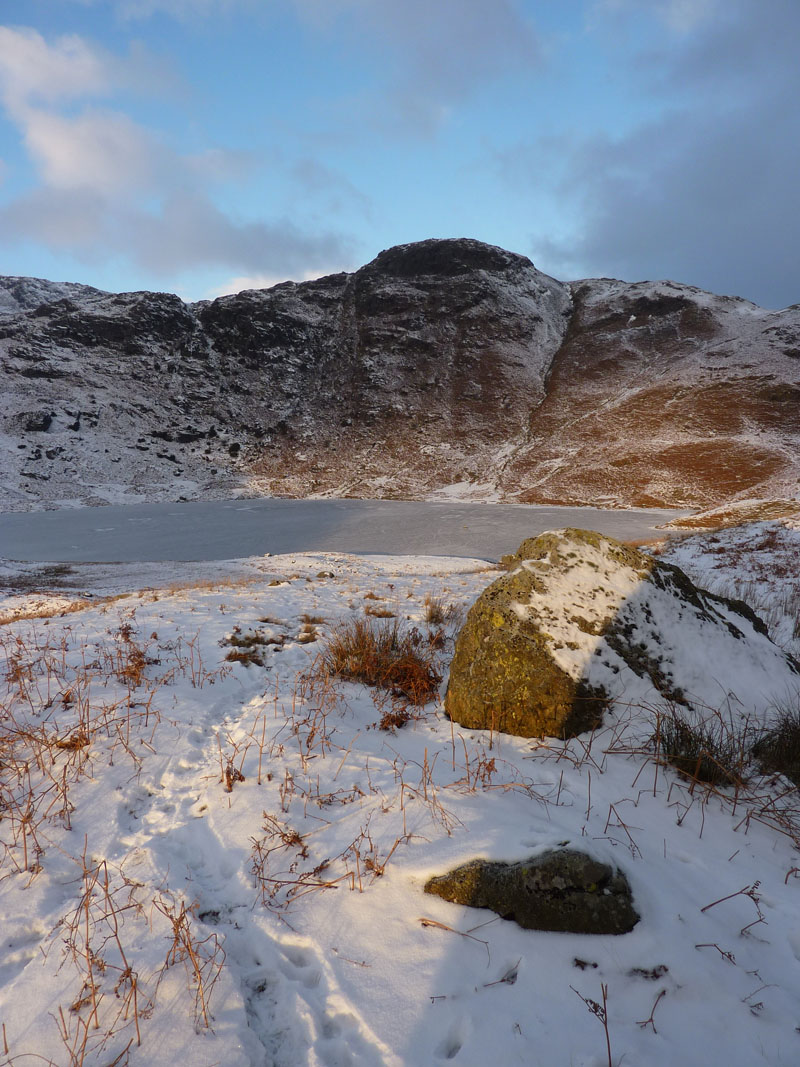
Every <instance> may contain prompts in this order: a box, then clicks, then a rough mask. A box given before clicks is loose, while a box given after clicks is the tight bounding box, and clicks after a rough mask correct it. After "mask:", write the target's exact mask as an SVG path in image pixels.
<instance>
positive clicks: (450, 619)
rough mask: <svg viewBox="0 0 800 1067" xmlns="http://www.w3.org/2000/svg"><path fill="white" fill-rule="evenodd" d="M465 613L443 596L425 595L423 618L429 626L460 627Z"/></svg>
mask: <svg viewBox="0 0 800 1067" xmlns="http://www.w3.org/2000/svg"><path fill="white" fill-rule="evenodd" d="M463 615H464V611H463V609H462V608H461V607H460V606H459V605H458V604H453V603H450V602H448V601H447V600H445V598H444V597H441V596H431V594H430V593H427V594H426V595H425V600H424V601H423V618H424V619H425V622H426V623H428V625H429V626H452V627H457V626H459V625H460V623H461V620H462V618H463Z"/></svg>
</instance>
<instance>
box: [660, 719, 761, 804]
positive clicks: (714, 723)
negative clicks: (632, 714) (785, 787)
mask: <svg viewBox="0 0 800 1067" xmlns="http://www.w3.org/2000/svg"><path fill="white" fill-rule="evenodd" d="M750 733H751V731H750V728H749V726H748V724H747V723H744V724H743V725H741V726H740V727H736V726H734V725H733V724H732V723H731V722H730V721H728V720H726V719H725V718H724V717H723V716H722V715H721V714H719V713H716V714H713V715H711V716H709V717H707V718H703V717H701V716H699V715H697V714H696V713H694V712H692V711H691V710H690V709H688V708H682V707H678V706H677V705H675V706H673V707H671V708H670V709H669V711H667V712H666V713H664V714H659V715H658V716H657V721H656V730H655V734H654V738H653V741H654V745H655V748H656V753H657V755H658V756H659V757H660V758H661V759H663V760H665V761H666V762H667V763H669V764H671V765H672V766H673V767H675V769H676V770H677V771H679V772H680V773H681V774H682V775H683V776H684V777H685V778H689V779H691V780H692V781H694V782H704V783H706V784H708V785H716V786H726V785H741V784H742V782H743V781H744V777H745V774H744V771H745V764H746V763H747V761H748V759H749V754H750V749H751V745H752V739H751V737H750Z"/></svg>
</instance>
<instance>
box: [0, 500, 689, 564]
mask: <svg viewBox="0 0 800 1067" xmlns="http://www.w3.org/2000/svg"><path fill="white" fill-rule="evenodd" d="M681 514H685V513H684V512H678V511H666V510H663V511H657V510H650V511H634V510H631V511H619V510H616V511H615V510H603V509H601V508H564V507H534V506H531V505H525V504H446V503H434V502H425V503H421V502H418V501H401V500H280V499H272V498H261V499H256V500H209V501H202V502H200V501H192V502H187V503H179V504H164V503H158V504H134V505H126V506H112V507H107V508H75V509H68V510H64V511H57V512H45V513H32V514H28V513H21V514H12V515H0V557H4V558H6V559H15V560H36V561H40V562H45V561H48V562H52V561H58V562H96V563H111V562H120V563H130V562H137V561H158V560H186V561H188V560H218V559H241V558H242V557H244V556H256V555H263V554H264V553H269V552H273V553H274V552H314V551H327V552H366V553H392V554H412V555H447V556H469V557H479V558H482V559H499V558H500V556H502V555H503V554H505V553H506V552H512V551H514V550H515V549H516V547H517V546H518V545H519V544H520V542H521V541H523V540H524V539H525V538H526V537H532V536H533V535H535V534H537V533H542V532H543V531H544V530H550V529H555V528H563V527H565V526H577V527H579V528H582V529H590V530H597V531H598V532H600V533H605V534H608V535H609V536H610V537H616V538H618V539H620V540H627V541H644V540H647V539H649V538H652V537H653V536H655V530H656V527H658V526H659V525H661V524H663V523H666V522H669V521H670V520H671V519H673V518H675V517H676V516H678V515H681Z"/></svg>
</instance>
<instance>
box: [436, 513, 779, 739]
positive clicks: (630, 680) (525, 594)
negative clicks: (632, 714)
mask: <svg viewBox="0 0 800 1067" xmlns="http://www.w3.org/2000/svg"><path fill="white" fill-rule="evenodd" d="M503 562H504V563H505V565H506V567H507V568H508V573H507V574H505V575H504V576H503V577H501V578H500V579H498V580H497V581H496V582H494V583H493V584H492V585H491V586H489V588H488V589H486V590H484V592H483V593H482V594H481V596H480V597H479V598H478V600H477V601H476V603H475V604H474V605H473V606H472V608H471V609H470V612H469V614H468V616H467V619H466V622H465V624H464V627H463V628H462V630H461V632H460V634H459V635H458V638H457V641H456V647H455V653H454V656H453V661H452V664H451V668H450V679H449V682H448V687H447V693H446V696H445V708H446V710H447V713H448V714H449V716H450V717H451V719H453V721H455V722H457V723H460V724H461V725H462V726H466V727H468V728H470V729H486V730H496V731H501V732H505V733H511V734H517V735H518V736H521V737H542V736H555V737H571V736H574V735H576V734H578V733H581V732H583V731H585V730H588V729H591V728H593V727H595V726H597V725H598V724H599V723H600V722H601V720H602V717H603V714H604V711H605V709H606V708H607V707H608V706H609V704H610V703H612V702H614V703H616V704H617V705H622V704H628V705H631V706H640V707H650V708H652V707H654V706H659V705H660V706H664V705H665V704H675V703H678V704H682V705H684V706H687V707H692V706H694V707H695V708H701V709H705V710H706V711H708V710H709V709H717V708H721V707H725V708H726V709H728V710H730V711H731V713H732V714H741V715H743V716H744V715H753V714H754V713H755V714H756V715H758V714H763V713H765V711H766V709H767V708H768V707H769V705H770V703H771V702H773V701H774V699H775V698H776V697H780V696H781V694H785V693H786V692H792V691H794V690H795V689H796V688H797V686H798V682H799V681H800V678H799V677H798V675H800V667H799V666H798V664H797V662H796V661H795V660H793V659H792V657H791V656H789V655H787V654H786V653H785V652H783V651H782V650H781V649H780V648H778V647H777V646H776V645H774V644H773V643H772V642H771V641H770V640H769V637H768V636H767V631H766V627H765V626H764V624H763V622H761V620H760V619H759V618H758V617H757V616H756V615H755V614H754V613H753V612H752V611H751V610H750V608H748V607H747V606H746V605H745V604H743V603H741V601H735V600H729V599H727V598H725V597H721V596H717V595H715V594H712V593H709V592H706V591H704V590H701V589H699V588H697V587H696V586H695V585H694V584H693V583H692V582H691V581H690V579H689V578H688V577H687V576H686V575H685V574H684V573H683V571H681V570H679V569H678V568H677V567H674V566H672V565H670V564H666V563H661V562H659V561H657V560H654V559H653V558H652V557H650V556H648V555H645V554H644V553H643V552H639V551H637V550H636V549H634V548H631V547H629V546H627V545H624V544H622V543H620V542H618V541H615V540H613V538H610V537H605V536H604V535H602V534H599V533H595V532H593V531H591V530H575V529H566V530H555V531H551V532H549V533H545V534H541V535H540V536H539V537H534V538H529V539H528V540H526V541H524V542H523V543H522V545H521V546H520V548H519V550H518V551H517V552H516V553H515V554H514V555H512V556H507V557H505V559H504V561H503Z"/></svg>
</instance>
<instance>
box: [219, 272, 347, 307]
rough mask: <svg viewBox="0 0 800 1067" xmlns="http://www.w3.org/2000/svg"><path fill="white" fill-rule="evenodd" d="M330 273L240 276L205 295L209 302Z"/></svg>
mask: <svg viewBox="0 0 800 1067" xmlns="http://www.w3.org/2000/svg"><path fill="white" fill-rule="evenodd" d="M332 273H335V272H333V271H328V270H321V271H303V272H302V274H301V275H300V276H298V277H294V278H284V277H280V276H278V275H276V274H249V275H247V274H242V275H238V276H237V277H235V278H228V280H227V281H224V282H221V283H220V284H219V285H215V286H214V287H213V288H212V289H209V290H207V291H206V294H205V295H206V297H207V298H208V299H209V300H213V299H214V298H215V297H217V296H231V295H233V294H234V293H241V292H244V290H246V289H271V288H272V287H273V285H279V284H280V283H281V282H285V281H296V282H309V281H313V280H314V279H315V278H323V277H324V276H325V275H326V274H332Z"/></svg>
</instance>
